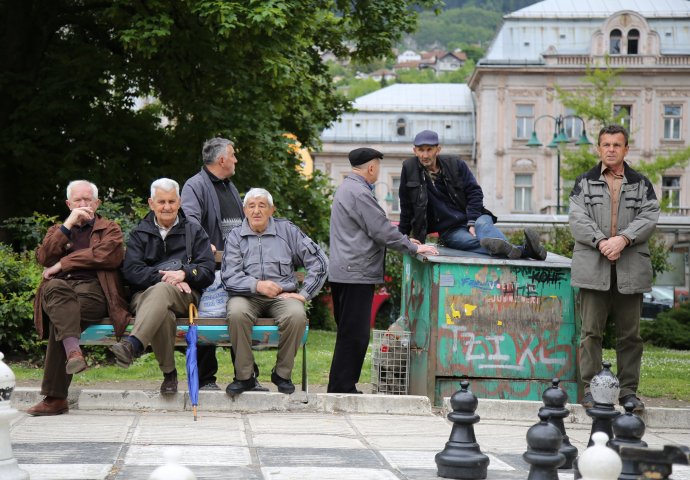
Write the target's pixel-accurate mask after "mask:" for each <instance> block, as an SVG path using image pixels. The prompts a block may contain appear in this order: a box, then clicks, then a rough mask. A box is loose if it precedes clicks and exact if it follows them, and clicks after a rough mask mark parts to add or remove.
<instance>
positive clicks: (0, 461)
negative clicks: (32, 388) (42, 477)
mask: <svg viewBox="0 0 690 480" xmlns="http://www.w3.org/2000/svg"><path fill="white" fill-rule="evenodd" d="M4 357H5V356H4V355H3V354H2V352H0V478H2V479H3V480H28V479H29V474H28V473H27V472H26V471H25V470H22V469H21V468H19V465H18V463H17V460H16V459H15V458H14V455H13V454H12V443H11V442H10V420H12V418H14V417H15V416H16V415H17V413H18V412H17V411H16V410H15V409H14V408H12V404H11V403H10V398H11V397H12V392H13V391H14V386H15V385H16V382H15V379H14V373H13V372H12V370H10V367H8V366H7V365H6V364H5V362H3V361H2V359H3V358H4Z"/></svg>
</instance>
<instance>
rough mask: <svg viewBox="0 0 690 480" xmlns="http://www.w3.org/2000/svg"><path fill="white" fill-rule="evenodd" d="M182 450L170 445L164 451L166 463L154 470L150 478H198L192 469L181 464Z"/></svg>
mask: <svg viewBox="0 0 690 480" xmlns="http://www.w3.org/2000/svg"><path fill="white" fill-rule="evenodd" d="M181 456H182V452H181V451H180V449H179V448H177V447H169V448H166V449H165V450H164V451H163V457H164V458H165V465H163V466H162V467H158V468H157V469H155V470H154V471H153V473H152V474H151V476H150V477H149V480H196V476H195V475H194V474H193V473H192V471H191V470H190V469H188V468H187V467H184V466H182V465H180V464H179V463H178V462H179V461H180V457H181Z"/></svg>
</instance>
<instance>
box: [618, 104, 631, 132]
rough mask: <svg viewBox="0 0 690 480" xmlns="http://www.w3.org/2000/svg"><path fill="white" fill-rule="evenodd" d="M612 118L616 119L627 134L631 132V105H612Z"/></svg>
mask: <svg viewBox="0 0 690 480" xmlns="http://www.w3.org/2000/svg"><path fill="white" fill-rule="evenodd" d="M613 117H614V118H615V119H616V121H617V122H618V123H619V125H621V126H623V127H625V128H626V129H627V130H628V132H630V131H631V130H630V128H631V127H632V123H631V119H632V105H614V106H613Z"/></svg>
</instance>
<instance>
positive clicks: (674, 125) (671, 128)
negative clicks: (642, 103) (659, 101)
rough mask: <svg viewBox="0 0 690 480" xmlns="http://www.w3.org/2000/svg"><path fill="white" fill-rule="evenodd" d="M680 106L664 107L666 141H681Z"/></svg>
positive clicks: (681, 110)
mask: <svg viewBox="0 0 690 480" xmlns="http://www.w3.org/2000/svg"><path fill="white" fill-rule="evenodd" d="M682 112H683V109H682V107H681V106H680V105H664V140H680V118H681V114H682Z"/></svg>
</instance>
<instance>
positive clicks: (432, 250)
mask: <svg viewBox="0 0 690 480" xmlns="http://www.w3.org/2000/svg"><path fill="white" fill-rule="evenodd" d="M417 253H419V254H421V255H438V250H437V249H436V247H434V246H433V245H420V246H418V247H417Z"/></svg>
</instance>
